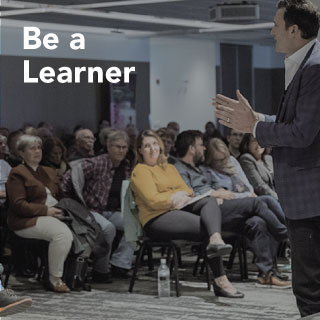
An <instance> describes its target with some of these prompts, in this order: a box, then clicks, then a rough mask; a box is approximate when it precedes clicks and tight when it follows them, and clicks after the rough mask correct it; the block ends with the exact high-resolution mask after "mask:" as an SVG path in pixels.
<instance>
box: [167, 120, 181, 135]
mask: <svg viewBox="0 0 320 320" xmlns="http://www.w3.org/2000/svg"><path fill="white" fill-rule="evenodd" d="M167 129H171V130H173V132H174V135H175V138H176V137H177V135H178V134H179V132H180V125H179V123H178V122H175V121H171V122H169V123H168V124H167Z"/></svg>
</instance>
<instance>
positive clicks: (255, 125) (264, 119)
mask: <svg viewBox="0 0 320 320" xmlns="http://www.w3.org/2000/svg"><path fill="white" fill-rule="evenodd" d="M256 114H257V116H258V118H257V120H258V121H257V122H256V123H255V124H254V126H253V130H252V134H253V136H254V137H256V130H257V125H258V123H259V122H260V121H266V116H265V115H264V114H263V113H258V112H256Z"/></svg>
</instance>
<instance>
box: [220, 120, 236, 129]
mask: <svg viewBox="0 0 320 320" xmlns="http://www.w3.org/2000/svg"><path fill="white" fill-rule="evenodd" d="M219 123H220V124H222V125H224V126H226V127H228V128H233V125H232V123H231V122H227V121H224V120H222V119H220V120H219Z"/></svg>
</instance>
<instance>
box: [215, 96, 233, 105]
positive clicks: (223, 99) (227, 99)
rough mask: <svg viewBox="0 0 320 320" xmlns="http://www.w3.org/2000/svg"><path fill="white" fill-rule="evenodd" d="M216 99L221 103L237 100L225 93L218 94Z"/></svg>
mask: <svg viewBox="0 0 320 320" xmlns="http://www.w3.org/2000/svg"><path fill="white" fill-rule="evenodd" d="M215 99H216V101H217V102H218V103H221V104H224V103H227V104H229V103H235V102H237V101H236V100H234V99H231V98H228V97H226V96H224V95H223V94H217V95H216V98H215Z"/></svg>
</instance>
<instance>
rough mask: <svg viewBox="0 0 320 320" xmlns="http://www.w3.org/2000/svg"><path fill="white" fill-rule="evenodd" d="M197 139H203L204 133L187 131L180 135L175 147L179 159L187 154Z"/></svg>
mask: <svg viewBox="0 0 320 320" xmlns="http://www.w3.org/2000/svg"><path fill="white" fill-rule="evenodd" d="M197 138H202V132H201V131H199V130H187V131H183V132H181V133H180V134H178V136H177V140H176V144H175V147H176V152H177V155H178V157H179V158H182V157H184V156H185V155H186V154H187V152H188V149H189V146H192V145H194V144H195V143H196V139H197Z"/></svg>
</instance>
